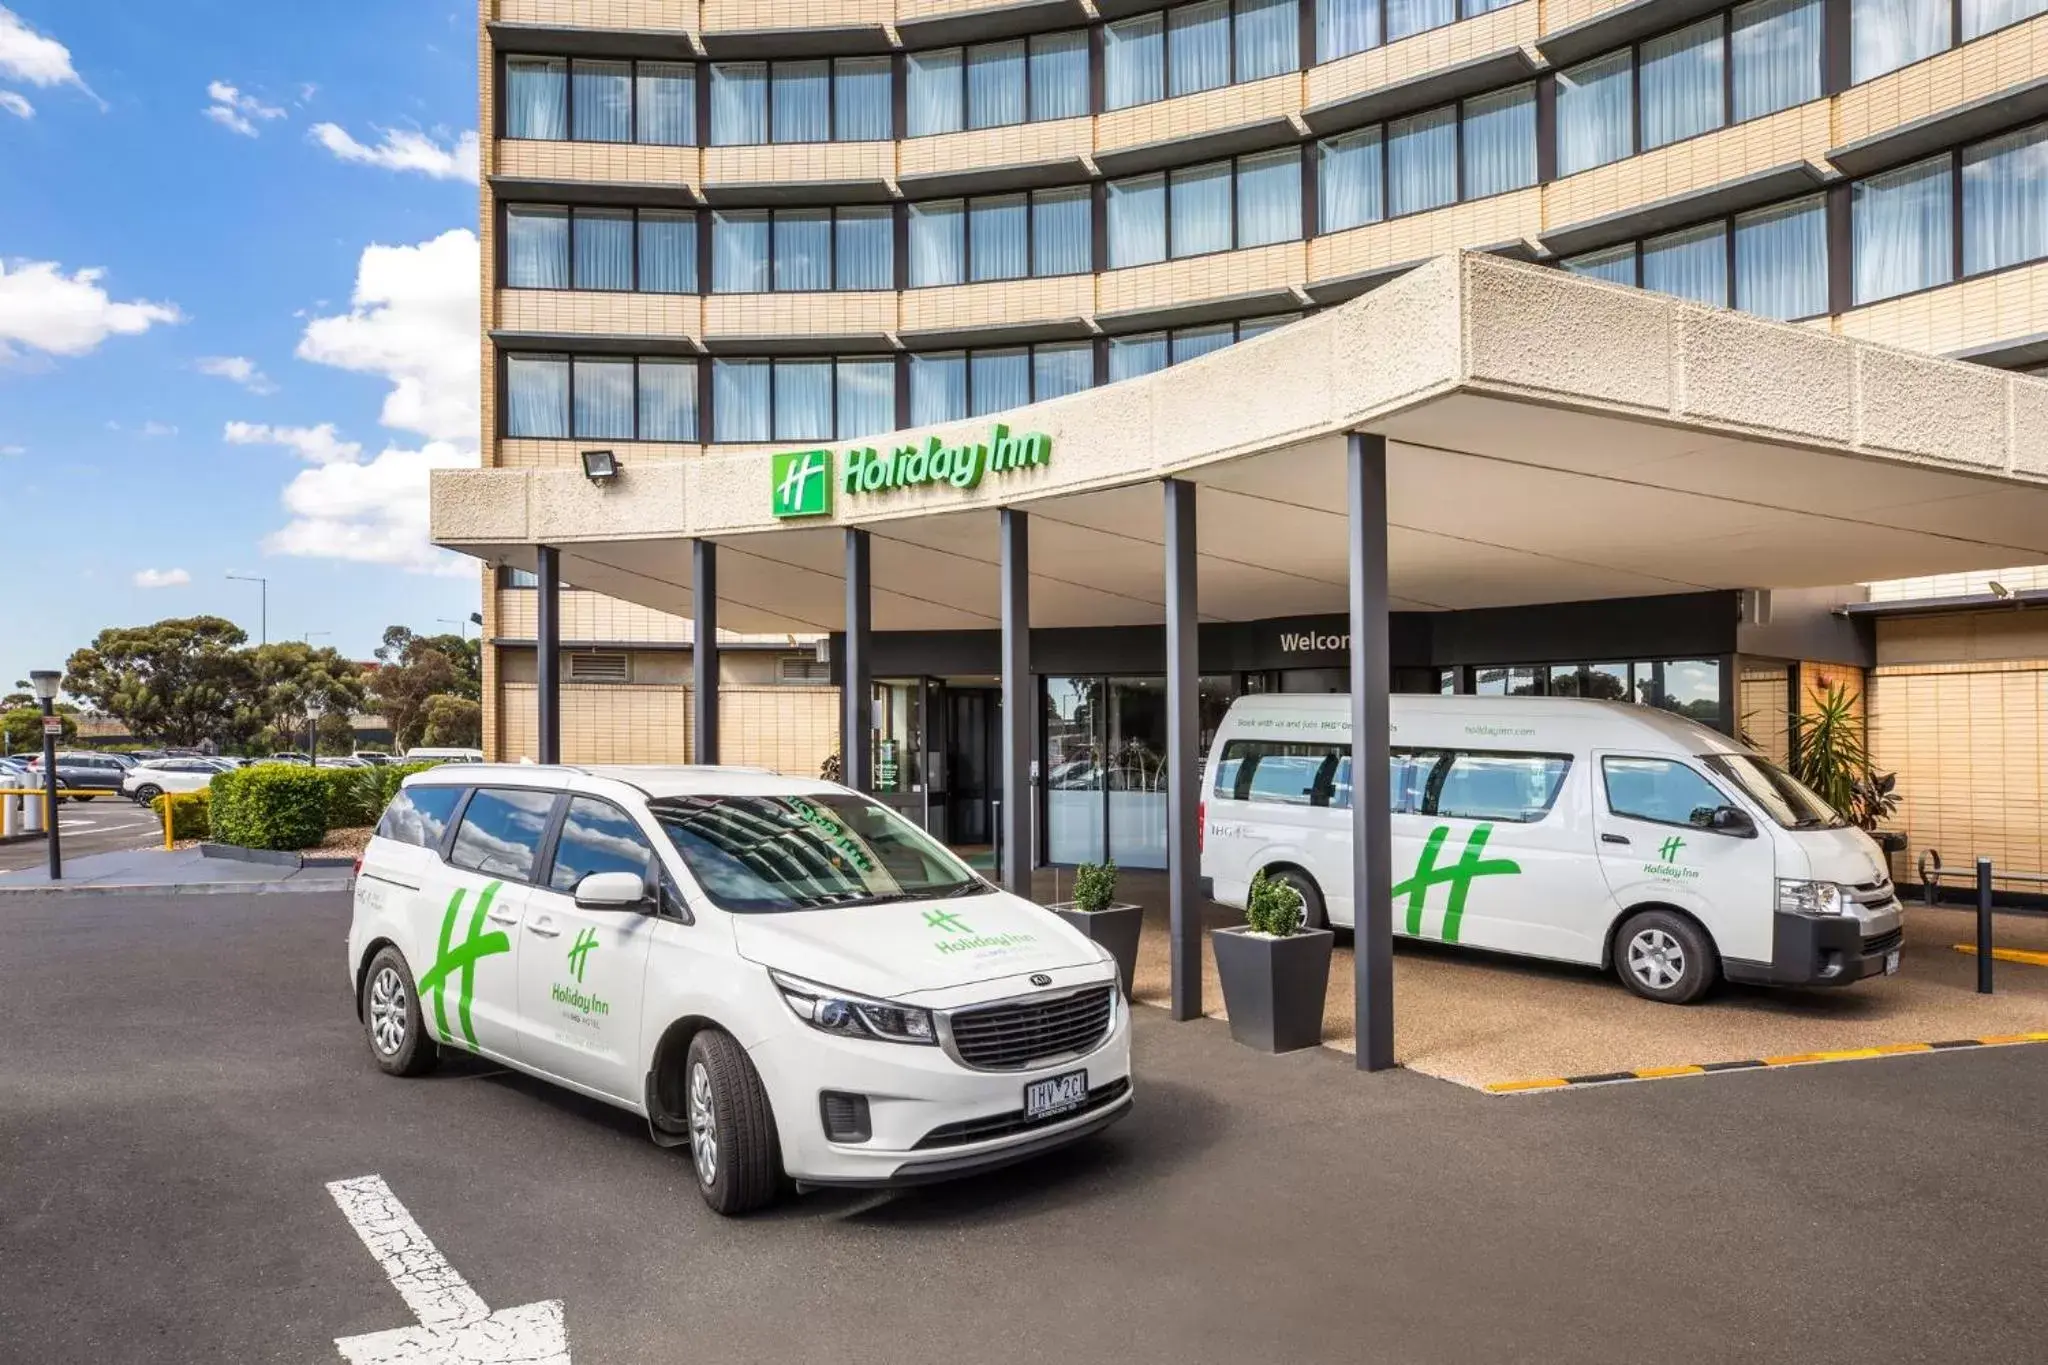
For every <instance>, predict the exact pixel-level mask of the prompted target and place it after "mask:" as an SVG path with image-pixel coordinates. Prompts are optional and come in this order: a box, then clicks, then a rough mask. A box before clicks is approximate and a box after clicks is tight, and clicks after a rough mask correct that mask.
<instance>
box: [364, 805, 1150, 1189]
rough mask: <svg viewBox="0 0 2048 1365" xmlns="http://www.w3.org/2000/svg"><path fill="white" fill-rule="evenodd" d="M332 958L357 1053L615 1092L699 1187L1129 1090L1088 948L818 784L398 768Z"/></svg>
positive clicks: (905, 1147)
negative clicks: (481, 1064)
mask: <svg viewBox="0 0 2048 1365" xmlns="http://www.w3.org/2000/svg"><path fill="white" fill-rule="evenodd" d="M348 973H349V986H350V989H351V990H352V991H353V992H354V996H355V1002H356V1013H357V1017H358V1018H359V1019H360V1020H361V1021H362V1023H363V1026H364V1029H365V1031H366V1033H367V1035H368V1039H369V1046H370V1055H371V1056H372V1057H373V1058H374V1059H375V1060H376V1063H377V1065H378V1066H379V1067H381V1068H383V1069H384V1070H385V1071H386V1072H389V1073H391V1074H393V1075H405V1076H410V1075H417V1074H419V1073H421V1072H423V1071H425V1070H427V1069H428V1068H429V1067H431V1066H432V1065H433V1064H434V1063H435V1062H436V1061H437V1060H438V1058H439V1056H440V1053H441V1052H442V1051H443V1050H447V1049H452V1050H456V1051H464V1052H473V1053H476V1054H478V1055H480V1056H483V1057H488V1058H490V1059H491V1060H493V1061H496V1062H499V1063H502V1064H504V1065H506V1066H510V1067H516V1068H517V1069H519V1070H521V1071H525V1072H530V1073H532V1074H533V1075H536V1076H539V1077H542V1078H543V1079H546V1080H549V1081H553V1082H555V1083H557V1084H559V1085H563V1086H566V1087H567V1088H569V1089H571V1090H574V1091H577V1092H578V1093H580V1094H584V1095H588V1096H591V1097H592V1098H595V1099H599V1100H603V1101H605V1102H607V1103H610V1104H614V1105H617V1106H619V1107H620V1108H622V1109H628V1110H631V1111H632V1112H633V1113H635V1114H639V1115H641V1116H643V1117H645V1118H646V1119H647V1122H648V1126H649V1130H650V1132H651V1133H652V1135H653V1138H654V1140H655V1141H656V1142H657V1143H660V1144H662V1145H663V1146H684V1145H687V1146H688V1147H689V1148H690V1150H691V1155H692V1157H693V1158H694V1164H695V1167H696V1174H697V1183H698V1186H699V1188H700V1189H701V1190H702V1192H703V1194H704V1198H705V1200H706V1201H707V1202H708V1203H709V1204H710V1205H711V1206H712V1207H713V1208H714V1209H716V1210H718V1211H719V1212H720V1213H728V1214H731V1213H740V1212H744V1211H746V1210H748V1209H751V1208H755V1207H758V1206H760V1205H762V1204H764V1203H767V1202H768V1201H770V1200H771V1199H772V1198H774V1197H775V1195H776V1194H777V1193H778V1191H779V1190H780V1188H781V1186H782V1183H783V1180H784V1178H785V1177H787V1178H788V1179H791V1180H794V1181H795V1182H796V1184H797V1187H798V1188H799V1189H802V1188H803V1187H805V1186H809V1185H853V1186H889V1185H902V1184H913V1183H919V1182H923V1181H931V1180H939V1179H944V1178H947V1177H951V1176H956V1175H963V1174H966V1173H968V1172H972V1171H980V1170H986V1169H989V1168H992V1167H995V1166H1001V1165H1006V1164H1008V1163H1010V1162H1013V1161H1018V1160H1022V1159H1023V1158H1025V1157H1029V1156H1033V1155H1035V1154H1037V1153H1040V1152H1044V1151H1048V1150H1050V1149H1052V1148H1055V1147H1059V1146H1063V1145H1065V1144H1067V1143H1070V1142H1073V1141H1075V1140H1077V1139H1080V1138H1083V1137H1086V1136H1087V1135H1089V1134H1091V1133H1094V1132H1096V1131H1098V1130H1100V1129H1102V1128H1105V1127H1107V1126H1109V1125H1110V1124H1111V1123H1113V1122H1115V1121H1116V1120H1118V1119H1120V1118H1122V1117H1123V1116H1124V1115H1125V1114H1126V1113H1128V1112H1129V1110H1130V1107H1131V1102H1132V1092H1131V1047H1130V1020H1129V1016H1128V1010H1127V1007H1126V1005H1125V1004H1124V1001H1123V995H1122V992H1121V990H1120V989H1119V987H1118V982H1117V973H1116V966H1115V963H1114V961H1113V960H1112V959H1111V957H1110V956H1109V954H1108V953H1107V952H1106V951H1104V950H1103V949H1101V948H1099V947H1097V946H1096V945H1095V944H1093V943H1091V942H1089V941H1088V940H1087V939H1086V938H1084V937H1082V936H1081V935H1080V934H1078V933H1076V932H1075V931H1074V930H1072V929H1070V928H1068V927H1067V925H1066V924H1065V923H1063V922H1062V921H1061V920H1060V918H1059V917H1058V916H1057V915H1055V914H1053V913H1052V912H1051V911H1049V910H1045V909H1043V908H1041V907H1039V906H1037V905H1034V904H1032V903H1031V902H1029V901H1026V900H1022V899H1020V898H1018V897H1016V896H1012V895H1010V894H1008V893H1006V892H1003V891H1000V890H998V889H996V888H995V887H993V886H991V885H989V883H987V882H985V881H983V880H982V879H981V878H980V877H979V876H977V875H976V874H975V873H974V872H972V871H971V870H970V869H969V868H968V867H967V866H966V865H965V864H964V863H962V862H961V861H960V860H959V859H958V858H956V857H954V855H953V854H952V853H951V852H949V851H948V850H947V849H946V848H945V847H944V846H943V845H941V844H939V843H937V842H935V841H933V840H932V839H931V838H930V837H928V836H927V835H926V834H925V833H924V832H923V831H922V830H920V829H918V828H917V827H916V826H915V825H913V824H911V823H910V822H909V821H907V820H905V819H904V818H903V817H902V816H900V815H898V814H897V813H896V812H895V811H893V810H890V809H889V808H888V807H886V806H884V805H881V804H880V803H878V802H875V801H871V800H869V799H868V798H866V797H864V796H860V795H857V794H855V793H854V792H851V791H848V790H847V789H846V788H844V787H840V786H837V785H835V784H833V783H829V782H818V781H808V780H801V779H789V778H782V777H776V776H773V775H771V774H769V773H765V772H755V771H749V770H744V769H735V768H681V767H670V768H634V767H612V768H574V767H558V766H549V767H542V766H537V765H534V764H517V765H509V764H507V765H500V764H463V765H455V766H449V767H442V768H436V769H433V770H431V771H429V772H424V773H419V774H416V775H414V776H412V777H409V778H407V779H406V781H405V784H404V786H403V787H402V788H401V790H400V791H399V793H398V795H397V797H396V798H395V799H394V800H393V801H392V803H391V805H390V807H389V808H388V809H386V811H385V812H384V816H383V819H382V820H381V821H380V822H379V824H378V826H377V830H376V834H375V837H373V838H372V839H371V840H370V844H369V847H368V848H367V849H366V850H365V851H364V853H363V857H362V860H361V862H360V864H359V865H358V869H357V876H356V883H355V914H354V919H353V922H352V923H351V925H350V928H349V936H348Z"/></svg>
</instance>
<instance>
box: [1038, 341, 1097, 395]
mask: <svg viewBox="0 0 2048 1365" xmlns="http://www.w3.org/2000/svg"><path fill="white" fill-rule="evenodd" d="M1094 384H1095V343H1093V342H1090V341H1073V342H1066V343H1062V344H1060V345H1057V346H1040V347H1038V348H1037V349H1036V350H1034V351H1033V352H1032V353H1031V397H1032V400H1033V401H1034V402H1040V403H1042V402H1044V401H1045V400H1046V399H1048V398H1064V397H1065V396H1066V395H1068V394H1070V393H1079V392H1081V390H1083V389H1086V388H1091V387H1093V386H1094Z"/></svg>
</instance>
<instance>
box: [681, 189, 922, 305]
mask: <svg viewBox="0 0 2048 1365" xmlns="http://www.w3.org/2000/svg"><path fill="white" fill-rule="evenodd" d="M895 243H896V237H895V218H894V215H893V214H892V212H891V211H890V209H889V208H888V207H887V206H886V205H875V206H872V207H868V206H861V207H852V208H841V209H774V210H769V209H727V210H722V211H720V212H716V213H713V214H712V215H711V292H712V293H714V294H764V293H768V292H770V291H771V290H772V291H774V292H778V293H783V292H802V291H823V290H831V289H841V290H852V289H893V288H895V286H896V249H895Z"/></svg>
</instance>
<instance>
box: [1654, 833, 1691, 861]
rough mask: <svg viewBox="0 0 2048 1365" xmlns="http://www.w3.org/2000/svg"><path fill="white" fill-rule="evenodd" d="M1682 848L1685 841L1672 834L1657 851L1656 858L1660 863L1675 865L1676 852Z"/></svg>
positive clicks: (1676, 859)
mask: <svg viewBox="0 0 2048 1365" xmlns="http://www.w3.org/2000/svg"><path fill="white" fill-rule="evenodd" d="M1684 847H1685V840H1683V839H1681V838H1679V837H1678V836H1677V835H1676V834H1674V835H1672V836H1671V837H1670V838H1669V839H1666V840H1665V841H1664V842H1663V844H1662V845H1661V846H1660V847H1659V848H1658V849H1657V858H1658V860H1659V861H1660V862H1667V863H1675V862H1677V861H1678V850H1680V849H1681V848H1684Z"/></svg>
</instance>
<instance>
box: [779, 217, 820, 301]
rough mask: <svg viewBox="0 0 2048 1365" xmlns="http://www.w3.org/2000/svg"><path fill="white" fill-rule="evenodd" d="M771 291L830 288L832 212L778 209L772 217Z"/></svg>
mask: <svg viewBox="0 0 2048 1365" xmlns="http://www.w3.org/2000/svg"><path fill="white" fill-rule="evenodd" d="M774 237H775V287H776V288H777V289H784V290H813V289H830V288H831V287H832V210H830V209H782V210H780V211H779V212H777V213H776V215H775V232H774Z"/></svg>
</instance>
